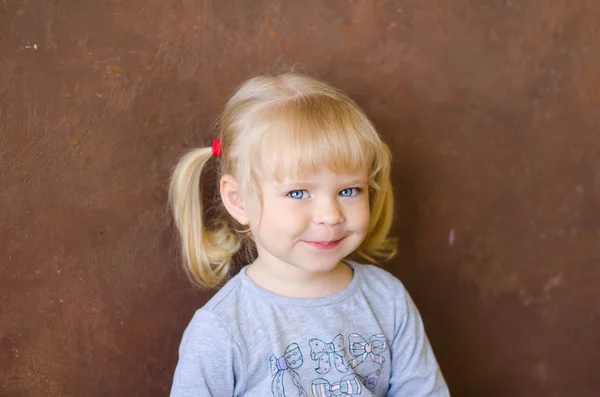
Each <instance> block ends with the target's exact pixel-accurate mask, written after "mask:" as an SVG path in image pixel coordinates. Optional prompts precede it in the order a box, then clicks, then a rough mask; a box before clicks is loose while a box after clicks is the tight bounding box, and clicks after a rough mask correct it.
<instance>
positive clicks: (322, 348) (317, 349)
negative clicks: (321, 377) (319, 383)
mask: <svg viewBox="0 0 600 397" xmlns="http://www.w3.org/2000/svg"><path fill="white" fill-rule="evenodd" d="M308 345H309V346H310V358H311V360H313V361H317V360H318V361H319V366H318V367H317V368H316V369H315V370H316V371H317V373H319V374H327V373H329V371H331V360H333V363H334V365H335V368H336V369H337V370H338V372H342V373H343V372H348V367H347V366H346V365H345V364H344V356H345V355H346V348H345V347H344V337H343V336H342V335H341V334H337V335H336V336H335V337H334V338H333V341H331V343H325V342H323V341H322V340H321V339H317V338H313V339H311V340H309V341H308Z"/></svg>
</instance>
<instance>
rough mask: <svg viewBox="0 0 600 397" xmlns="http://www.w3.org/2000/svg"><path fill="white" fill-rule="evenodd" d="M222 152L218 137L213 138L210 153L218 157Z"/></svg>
mask: <svg viewBox="0 0 600 397" xmlns="http://www.w3.org/2000/svg"><path fill="white" fill-rule="evenodd" d="M222 153H223V150H222V149H221V140H220V139H219V138H215V140H214V141H213V144H212V155H213V156H215V157H219V156H220V155H221V154H222Z"/></svg>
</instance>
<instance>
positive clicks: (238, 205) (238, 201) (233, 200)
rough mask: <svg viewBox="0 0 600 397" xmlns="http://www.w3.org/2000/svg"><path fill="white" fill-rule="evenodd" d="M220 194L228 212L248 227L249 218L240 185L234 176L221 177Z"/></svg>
mask: <svg viewBox="0 0 600 397" xmlns="http://www.w3.org/2000/svg"><path fill="white" fill-rule="evenodd" d="M219 193H220V194H221V200H222V201H223V204H224V205H225V209H226V210H227V212H229V214H230V215H231V216H232V217H233V218H234V219H235V220H236V221H238V222H239V223H240V224H242V225H247V224H248V217H247V216H246V209H245V207H244V201H243V200H242V192H241V189H240V184H239V183H238V181H237V180H236V179H235V178H234V177H233V176H232V175H229V174H226V175H223V176H222V177H221V180H220V181H219Z"/></svg>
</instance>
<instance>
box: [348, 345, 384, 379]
mask: <svg viewBox="0 0 600 397" xmlns="http://www.w3.org/2000/svg"><path fill="white" fill-rule="evenodd" d="M348 350H349V352H350V354H351V355H352V356H353V357H354V358H353V359H351V360H350V361H348V364H349V365H350V367H352V368H357V375H358V376H359V378H360V380H361V382H362V384H363V385H365V387H366V388H367V389H369V390H372V389H374V388H375V386H376V385H377V380H378V379H379V375H380V374H381V369H382V368H383V363H384V362H385V358H384V357H383V356H382V355H381V353H383V352H384V351H386V350H387V342H386V340H385V336H384V335H383V334H376V335H373V336H371V340H370V341H369V342H367V341H366V340H365V339H364V338H363V337H362V336H361V335H359V334H350V335H349V336H348Z"/></svg>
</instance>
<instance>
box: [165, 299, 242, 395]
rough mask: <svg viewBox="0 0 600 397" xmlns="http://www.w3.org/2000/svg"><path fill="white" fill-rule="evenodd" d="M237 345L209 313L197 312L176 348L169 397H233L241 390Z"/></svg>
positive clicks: (240, 361)
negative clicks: (176, 354) (177, 356)
mask: <svg viewBox="0 0 600 397" xmlns="http://www.w3.org/2000/svg"><path fill="white" fill-rule="evenodd" d="M243 367H244V365H243V360H242V357H241V352H240V348H239V345H238V343H237V342H236V341H235V339H234V338H233V336H232V335H231V332H230V331H229V330H228V329H227V327H226V325H225V324H223V322H222V321H221V320H220V319H219V318H218V317H217V316H216V315H215V314H213V313H212V312H210V311H208V310H203V309H200V310H198V311H197V312H196V314H195V315H194V317H193V318H192V320H191V321H190V323H189V324H188V326H187V328H186V330H185V332H184V333H183V337H182V340H181V344H180V347H179V361H178V363H177V367H176V369H175V374H174V376H173V384H172V388H171V394H170V396H171V397H192V396H193V397H214V396H218V397H226V396H235V395H238V394H239V393H240V390H241V389H242V388H243V382H244V373H243Z"/></svg>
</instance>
